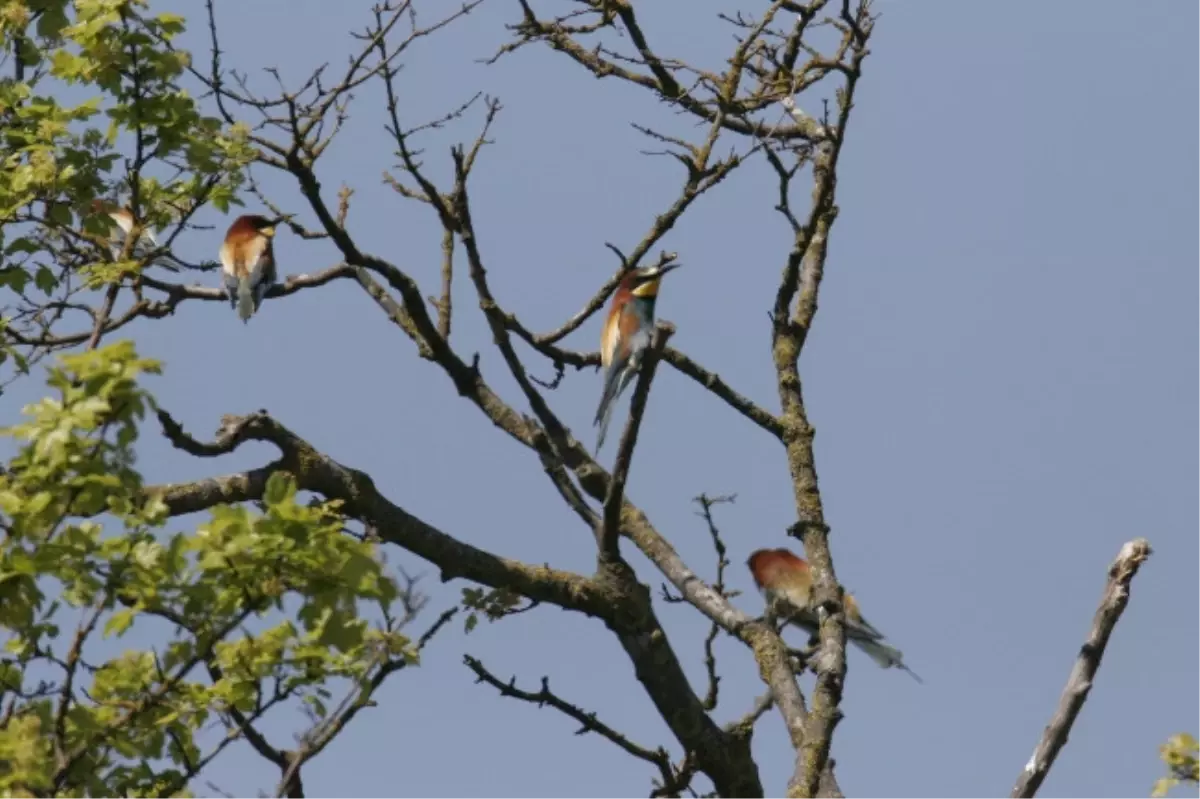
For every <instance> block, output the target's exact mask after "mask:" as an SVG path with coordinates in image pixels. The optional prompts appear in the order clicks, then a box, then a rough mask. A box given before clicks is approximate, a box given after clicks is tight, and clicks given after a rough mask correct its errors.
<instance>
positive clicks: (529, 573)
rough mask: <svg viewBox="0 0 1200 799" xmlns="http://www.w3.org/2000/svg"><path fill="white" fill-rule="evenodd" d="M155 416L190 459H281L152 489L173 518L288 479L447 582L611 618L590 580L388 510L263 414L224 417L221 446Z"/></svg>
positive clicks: (347, 472)
mask: <svg viewBox="0 0 1200 799" xmlns="http://www.w3.org/2000/svg"><path fill="white" fill-rule="evenodd" d="M158 414H159V420H160V422H161V423H162V425H163V432H164V434H165V435H166V436H167V438H168V439H170V441H171V443H172V444H174V445H175V446H176V447H178V448H179V449H182V450H184V451H186V452H190V453H192V454H201V455H206V456H215V455H219V454H223V453H225V452H231V451H233V450H234V449H236V448H237V446H238V445H239V444H241V443H243V442H245V441H264V442H268V443H271V444H274V445H275V446H276V447H277V448H278V449H279V451H280V453H281V455H282V457H281V458H280V459H279V460H278V461H276V462H275V463H273V464H270V465H268V466H266V467H263V468H262V469H257V470H254V471H252V472H247V473H244V474H237V475H231V476H229V477H222V478H213V479H210V480H201V481H197V482H194V483H184V484H170V485H164V486H154V487H150V488H148V489H147V492H154V493H156V494H158V495H159V496H160V497H161V498H162V499H163V501H164V502H166V504H167V507H168V508H169V509H170V510H171V513H172V515H177V514H180V513H190V512H194V511H198V510H203V509H205V508H207V507H211V506H212V505H214V504H217V503H227V502H244V501H247V500H255V499H261V498H262V493H263V491H264V490H265V488H266V481H267V478H268V477H269V476H270V475H271V474H272V473H274V472H276V471H287V472H290V473H291V474H292V475H293V476H294V477H295V479H296V481H297V484H298V486H299V487H300V488H301V489H302V490H306V491H313V492H316V493H319V494H321V495H322V496H324V497H326V498H329V499H340V500H342V502H343V505H342V512H343V513H345V514H346V515H347V516H349V517H352V518H356V519H359V520H361V521H363V522H366V523H369V524H371V525H372V526H374V527H375V528H376V529H377V530H378V531H379V535H380V537H381V538H382V539H383V540H385V541H389V542H391V543H393V544H396V545H398V546H400V547H403V548H404V549H406V550H408V551H410V552H412V553H414V554H415V555H418V556H419V557H422V558H424V559H425V560H428V561H430V562H431V563H434V564H436V565H437V566H438V567H440V568H441V571H442V580H443V582H445V581H448V580H451V579H454V578H458V577H461V578H465V579H468V580H472V581H474V582H477V583H481V584H483V585H487V586H490V587H493V588H499V587H505V588H510V589H512V590H514V591H518V592H519V593H521V594H523V595H525V596H527V597H529V598H531V599H536V600H538V601H541V602H548V603H550V604H553V605H557V606H559V607H563V608H567V609H570V610H577V611H580V612H582V613H585V614H587V615H590V616H598V617H601V618H605V617H609V616H610V615H611V613H612V601H613V600H612V598H611V597H609V596H607V595H606V592H604V591H603V590H602V589H601V588H600V587H599V586H598V585H596V584H595V583H594V582H593V581H592V580H591V579H590V578H588V577H584V576H583V575H579V574H574V573H571V572H566V571H561V570H557V569H551V568H549V567H545V566H530V565H527V564H525V563H521V562H519V561H515V560H511V559H508V558H502V557H499V556H497V555H493V554H492V553H490V552H487V551H485V550H482V549H478V548H476V547H473V546H471V545H470V544H466V543H463V542H461V541H459V540H457V539H455V538H453V537H452V536H450V535H447V534H446V533H444V532H442V531H441V530H438V529H437V528H436V527H434V526H432V525H430V524H428V523H426V522H424V521H422V520H421V519H419V518H417V517H415V516H413V515H412V514H410V513H408V512H407V511H405V510H404V509H403V508H400V507H399V506H397V505H394V504H393V503H392V502H390V501H389V500H388V499H387V498H386V497H384V496H383V495H381V494H380V493H379V491H378V490H377V489H376V488H375V484H374V482H373V481H372V480H371V478H370V477H369V476H367V475H366V474H364V473H363V472H360V471H358V470H357V469H353V468H351V467H348V466H343V465H342V464H340V463H338V462H337V461H335V460H333V459H332V458H330V457H329V456H327V455H325V454H323V453H321V452H318V451H317V450H316V449H315V448H313V446H312V445H311V444H309V443H308V442H307V441H305V440H303V439H302V438H300V437H299V436H297V435H296V434H295V433H293V432H292V431H290V430H288V429H287V428H286V427H284V426H283V425H282V424H280V423H279V422H277V421H275V420H274V419H273V418H271V416H269V415H268V414H266V413H265V412H263V411H259V412H258V413H255V414H251V415H250V416H246V417H232V416H231V417H225V419H224V420H223V424H222V428H221V432H220V434H219V435H218V438H217V440H216V441H215V442H211V443H202V442H199V441H196V439H194V438H192V437H191V436H189V435H188V434H187V433H185V432H184V431H183V430H182V428H181V427H180V426H179V424H178V423H176V422H175V420H174V419H172V418H171V417H170V415H169V414H167V413H166V412H165V411H161V410H160V411H159V412H158Z"/></svg>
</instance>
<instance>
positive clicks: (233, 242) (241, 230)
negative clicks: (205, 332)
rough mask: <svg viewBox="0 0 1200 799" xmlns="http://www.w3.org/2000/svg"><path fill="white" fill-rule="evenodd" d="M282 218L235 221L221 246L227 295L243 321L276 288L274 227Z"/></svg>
mask: <svg viewBox="0 0 1200 799" xmlns="http://www.w3.org/2000/svg"><path fill="white" fill-rule="evenodd" d="M281 221H282V220H281V219H268V218H267V217H265V216H260V215H258V214H246V215H243V216H239V217H238V218H237V219H235V220H233V224H232V225H230V226H229V230H228V231H227V232H226V233H225V241H224V242H223V243H222V244H221V251H220V258H221V268H222V270H223V273H222V276H223V278H224V284H225V294H226V295H227V296H228V297H229V305H230V307H231V308H233V309H235V310H236V311H237V314H238V318H240V319H241V320H242V321H243V322H249V321H250V317H251V316H253V315H254V313H255V311H257V310H258V306H259V305H261V304H262V301H263V297H265V296H266V294H267V290H268V289H270V288H271V286H273V285H275V279H276V271H275V250H274V247H273V245H272V239H274V238H275V226H276V225H278V224H279V223H280V222H281Z"/></svg>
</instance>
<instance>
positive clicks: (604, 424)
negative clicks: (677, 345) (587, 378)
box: [593, 263, 682, 452]
mask: <svg viewBox="0 0 1200 799" xmlns="http://www.w3.org/2000/svg"><path fill="white" fill-rule="evenodd" d="M679 266H682V264H678V263H665V264H659V265H657V266H643V267H640V268H638V269H631V270H629V271H628V272H626V273H625V276H624V277H622V278H621V282H620V283H618V284H617V290H616V292H615V293H614V294H613V300H612V306H611V307H610V308H609V311H608V317H607V318H606V319H605V320H604V329H603V330H602V331H601V334H600V364H601V366H603V367H604V393H603V394H601V396H600V407H599V408H597V409H596V419H595V421H594V422H593V424H594V425H595V426H598V427H599V428H600V433H599V435H598V436H597V437H596V452H599V451H600V448H601V447H602V446H604V437H605V435H606V434H607V433H608V422H609V418H610V417H611V416H612V409H613V404H614V403H615V402H616V401H617V398H618V397H619V396H621V393H622V392H623V391H624V390H625V388H626V387H627V386H628V385H629V383H630V381H632V380H633V376H634V375H636V374H637V372H638V369H639V368H641V365H642V354H643V353H644V352H645V351H646V348H647V347H649V346H650V339H651V337H652V336H653V335H654V303H655V301H656V300H657V299H658V287H659V284H660V282H661V281H662V278H663V275H665V274H666V273H667V272H670V271H671V270H672V269H675V268H676V267H679Z"/></svg>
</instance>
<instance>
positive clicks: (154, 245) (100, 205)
mask: <svg viewBox="0 0 1200 799" xmlns="http://www.w3.org/2000/svg"><path fill="white" fill-rule="evenodd" d="M92 212H93V213H98V214H107V215H108V218H109V219H111V220H112V221H113V222H116V224H117V227H118V228H120V230H121V232H120V233H117V232H116V231H113V234H112V236H111V237H110V238H109V245H108V248H109V251H110V252H111V253H112V257H113V259H114V260H115V259H118V258H120V257H121V254H122V253H123V252H124V250H125V242H126V240H127V239H128V238H129V236H130V235H132V233H133V223H134V218H133V212H132V211H130V210H129V209H128V208H120V207H117V206H116V205H115V204H113V203H111V202H109V201H107V200H99V199H97V200H92ZM156 249H158V237H157V236H156V235H155V233H154V231H153V230H151V229H150V228H143V229H142V232H141V235H140V236H139V237H138V240H137V243H136V244H134V245H133V251H132V252H131V253H130V257H131V258H136V259H139V260H140V259H142V258H144V257H145V256H146V255H147V254H148V253H149V252H151V251H152V250H156ZM150 263H151V264H157V265H158V266H161V267H163V268H164V269H167V270H169V271H171V272H178V271H179V268H180V266H181V265H184V264H182V262H181V261H180V260H179V259H178V258H176V257H175V256H173V255H171V254H170V253H169V252H168V253H163V254H162V255H160V256H158V257H157V258H155V259H154V260H153V261H151V262H150ZM148 265H149V264H148Z"/></svg>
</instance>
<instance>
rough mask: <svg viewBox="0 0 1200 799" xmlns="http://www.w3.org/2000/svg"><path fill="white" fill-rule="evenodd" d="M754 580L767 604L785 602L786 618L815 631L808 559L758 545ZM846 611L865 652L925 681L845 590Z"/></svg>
mask: <svg viewBox="0 0 1200 799" xmlns="http://www.w3.org/2000/svg"><path fill="white" fill-rule="evenodd" d="M746 565H747V566H748V567H749V569H750V574H751V576H752V577H753V578H754V584H755V585H756V586H757V587H758V590H759V591H760V592H762V594H763V597H764V598H765V599H766V601H767V605H768V607H771V606H778V605H782V606H783V608H782V609H783V611H784V613H785V617H786V619H787V621H790V622H792V623H793V624H795V625H796V626H797V627H799V628H800V629H802V630H805V631H807V632H809V633H811V634H816V631H817V626H818V620H817V616H816V614H815V613H814V612H813V608H812V572H811V570H810V568H809V565H808V562H807V561H805V560H804V559H803V558H801V557H799V556H797V555H795V554H794V553H793V552H792V551H791V550H789V549H785V548H783V547H780V548H778V549H759V550H756V551H754V552H752V553H751V554H750V557H749V558H748V559H747V560H746ZM842 606H843V607H844V608H845V612H846V613H845V615H846V638H847V639H848V640H850V641H852V642H853V643H854V644H855V645H856V646H857V647H858V648H859V649H861V650H862V651H864V652H866V653H867V655H869V656H870V658H871V659H872V660H874V661H875V662H876V663H877V664H879V666H880V667H881V668H885V669H886V668H890V667H892V666H896V667H897V668H900V669H902V670H904V671H906V672H908V673H909V674H911V675H912V676H913V678H914V679H915V680H916V681H917V682H924V681H923V680H922V679H921V678H920V677H918V676H917V674H916V672H914V671H913V670H912V669H910V668H909V667H908V666H906V665H904V659H903V658H904V656H903V653H901V652H900V650H899V649H896V648H895V647H892V646H888V645H887V644H885V643H883V638H884V636H883V633H881V632H879V630H877V629H875V627H874V626H873V625H872V624H871V623H870V622H868V621H867V620H866V619H864V618H863V615H862V611H861V610H860V609H859V606H858V600H857V599H855V598H854V595H853V594H851V593H849V592H845V595H844V598H843V600H842Z"/></svg>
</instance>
